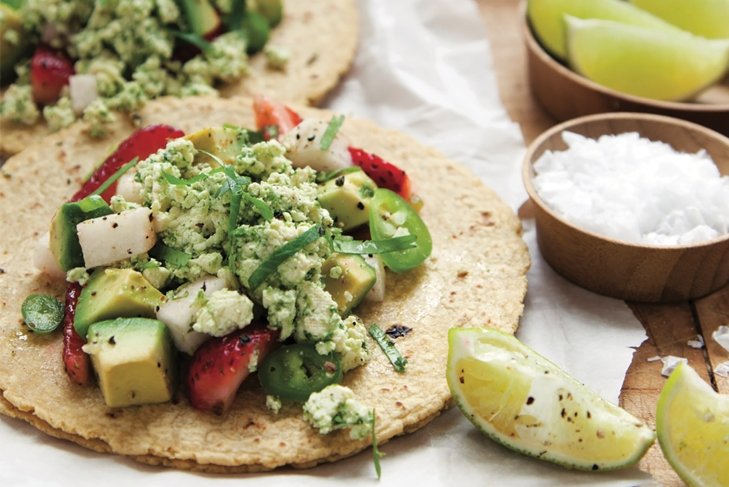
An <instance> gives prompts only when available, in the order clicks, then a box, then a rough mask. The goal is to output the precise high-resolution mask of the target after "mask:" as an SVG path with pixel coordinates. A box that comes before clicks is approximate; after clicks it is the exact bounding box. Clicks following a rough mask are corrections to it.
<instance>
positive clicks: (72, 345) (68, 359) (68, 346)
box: [63, 283, 92, 386]
mask: <svg viewBox="0 0 729 487" xmlns="http://www.w3.org/2000/svg"><path fill="white" fill-rule="evenodd" d="M79 294H81V286H80V285H79V284H78V283H72V284H69V285H68V288H67V289H66V304H65V307H64V311H65V314H64V316H63V365H64V366H65V368H66V374H67V375H68V378H69V379H71V382H74V383H76V384H78V385H80V386H86V385H89V384H91V378H92V375H91V361H90V360H89V356H88V355H86V353H85V352H84V351H83V350H81V347H83V345H84V343H85V341H84V339H83V338H81V336H80V335H79V334H78V333H77V332H76V329H75V328H74V327H73V318H74V316H75V315H76V303H77V302H78V297H79Z"/></svg>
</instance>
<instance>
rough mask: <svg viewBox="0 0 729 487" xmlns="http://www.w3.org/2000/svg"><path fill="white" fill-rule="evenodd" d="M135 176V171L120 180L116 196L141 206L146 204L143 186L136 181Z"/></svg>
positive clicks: (117, 184)
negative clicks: (143, 196)
mask: <svg viewBox="0 0 729 487" xmlns="http://www.w3.org/2000/svg"><path fill="white" fill-rule="evenodd" d="M134 174H135V173H134V172H133V171H129V172H128V173H126V174H123V175H122V177H120V178H119V181H117V183H116V194H118V195H119V196H121V197H122V198H124V200H125V201H128V202H130V203H137V204H139V205H141V204H142V203H144V199H143V198H142V184H141V183H139V182H137V181H135V180H134Z"/></svg>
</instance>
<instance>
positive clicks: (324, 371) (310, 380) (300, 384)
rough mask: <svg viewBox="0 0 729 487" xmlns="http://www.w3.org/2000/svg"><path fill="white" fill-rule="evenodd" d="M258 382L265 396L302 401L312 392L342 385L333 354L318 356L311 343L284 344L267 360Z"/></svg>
mask: <svg viewBox="0 0 729 487" xmlns="http://www.w3.org/2000/svg"><path fill="white" fill-rule="evenodd" d="M258 379H259V380H260V381H261V386H262V387H263V390H264V391H266V394H271V395H273V396H277V397H278V398H280V399H282V400H284V401H292V402H305V401H306V400H307V399H309V396H310V395H311V394H312V393H314V392H318V391H320V390H322V389H324V388H325V387H326V386H328V385H330V384H334V383H339V382H341V381H342V365H341V363H340V360H339V357H338V356H337V355H336V354H334V353H329V354H327V355H320V354H319V353H318V352H317V351H316V348H315V347H314V345H313V344H311V343H297V344H294V345H284V346H282V347H281V348H278V349H276V350H274V351H273V352H271V353H270V354H269V355H268V356H267V357H266V359H265V360H264V361H263V363H262V364H261V366H260V367H259V369H258Z"/></svg>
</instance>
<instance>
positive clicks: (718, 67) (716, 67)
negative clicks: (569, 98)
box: [566, 16, 729, 100]
mask: <svg viewBox="0 0 729 487" xmlns="http://www.w3.org/2000/svg"><path fill="white" fill-rule="evenodd" d="M566 22H567V51H568V59H569V64H570V66H571V67H572V69H574V70H575V71H577V72H578V73H580V74H582V75H583V76H585V77H587V78H589V79H591V80H593V81H595V82H597V83H600V84H601V85H604V86H606V87H608V88H612V89H614V90H617V91H620V92H622V93H626V94H629V95H635V96H641V97H645V98H652V99H656V100H685V99H689V98H691V97H693V96H695V95H696V94H697V93H699V92H700V91H701V90H703V89H704V88H706V87H708V86H709V85H711V84H713V83H715V82H716V81H718V80H719V79H721V77H722V76H723V75H724V73H726V71H727V68H729V41H717V40H707V39H703V38H701V37H696V36H693V35H691V34H689V33H684V32H673V33H670V32H663V31H659V30H654V29H646V28H643V27H636V26H633V25H626V24H621V23H619V22H613V21H609V20H584V19H578V18H576V17H569V16H568V17H566Z"/></svg>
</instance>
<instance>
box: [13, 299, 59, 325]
mask: <svg viewBox="0 0 729 487" xmlns="http://www.w3.org/2000/svg"><path fill="white" fill-rule="evenodd" d="M21 312H22V313H23V321H25V324H26V326H27V327H28V328H30V330H31V331H33V332H34V333H38V334H44V333H50V332H52V331H53V330H55V329H56V328H58V326H59V325H60V324H61V322H62V321H63V304H62V303H61V302H60V301H59V300H57V299H56V298H54V297H53V296H49V295H47V294H31V295H30V296H28V297H27V298H25V301H23V305H22V306H21Z"/></svg>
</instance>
